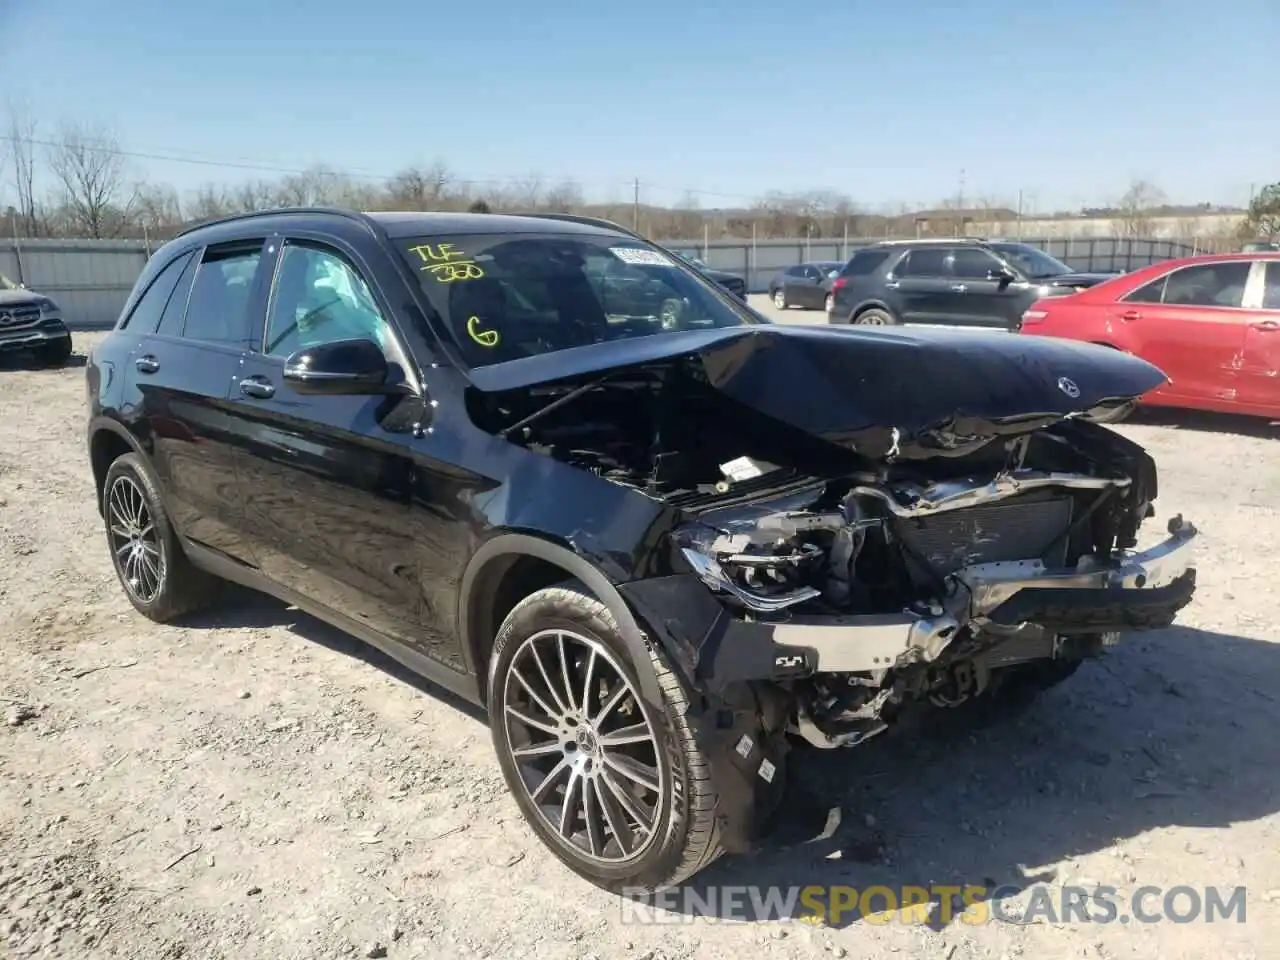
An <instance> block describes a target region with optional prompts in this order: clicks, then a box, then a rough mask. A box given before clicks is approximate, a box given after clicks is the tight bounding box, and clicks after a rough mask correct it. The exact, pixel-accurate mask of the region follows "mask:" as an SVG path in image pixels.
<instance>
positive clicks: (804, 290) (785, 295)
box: [769, 260, 844, 310]
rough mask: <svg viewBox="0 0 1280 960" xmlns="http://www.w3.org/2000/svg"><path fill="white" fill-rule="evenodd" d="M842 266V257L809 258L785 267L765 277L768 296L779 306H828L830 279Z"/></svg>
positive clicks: (829, 303)
mask: <svg viewBox="0 0 1280 960" xmlns="http://www.w3.org/2000/svg"><path fill="white" fill-rule="evenodd" d="M843 266H844V261H843V260H810V261H808V262H806V263H798V264H796V265H795V266H794V267H787V268H786V269H785V270H781V271H779V272H778V274H777V276H775V277H774V278H773V279H772V280H770V281H769V299H770V300H772V301H773V305H774V306H775V307H777V308H778V309H779V310H786V309H787V308H788V307H804V308H805V309H807V310H829V309H830V308H831V301H830V299H829V298H830V296H831V282H832V281H833V280H835V278H836V277H838V276H839V275H840V268H841V267H843Z"/></svg>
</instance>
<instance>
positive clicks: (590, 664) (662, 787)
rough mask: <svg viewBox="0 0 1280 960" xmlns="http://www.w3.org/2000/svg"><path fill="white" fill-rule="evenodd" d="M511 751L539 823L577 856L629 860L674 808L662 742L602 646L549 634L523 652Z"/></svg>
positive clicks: (516, 677)
mask: <svg viewBox="0 0 1280 960" xmlns="http://www.w3.org/2000/svg"><path fill="white" fill-rule="evenodd" d="M503 701H504V713H505V716H504V718H503V722H504V724H505V730H506V738H507V744H508V746H509V749H510V752H511V756H512V758H513V759H514V761H515V763H516V766H517V769H518V770H519V773H520V779H521V781H522V783H523V784H524V788H525V790H526V791H527V795H528V798H529V800H530V801H531V802H532V804H533V806H534V807H535V808H536V809H537V811H538V815H539V816H540V817H542V818H543V819H544V820H545V822H546V824H547V825H548V826H550V827H551V828H552V829H553V830H555V831H556V833H557V834H558V835H559V836H560V837H561V838H562V840H563V841H564V842H565V843H568V844H572V845H573V846H574V847H576V848H577V853H578V855H579V856H581V857H584V858H587V859H590V860H593V861H600V862H611V863H617V862H622V861H627V860H632V859H634V858H636V857H638V856H640V855H641V854H643V852H644V851H645V849H646V848H647V847H648V846H649V844H650V843H651V842H652V840H653V838H654V836H655V828H656V825H657V824H658V823H659V822H660V820H661V817H662V814H663V808H664V805H665V804H666V802H667V796H668V791H667V782H666V780H667V775H666V773H665V772H664V767H663V764H662V763H661V762H660V759H659V756H658V751H659V746H658V738H657V736H656V734H655V732H654V729H653V726H652V724H650V722H649V720H648V719H647V717H646V716H645V713H644V710H643V709H642V707H641V705H640V702H639V700H638V699H637V696H636V691H635V689H634V688H633V686H632V684H631V681H629V680H628V679H627V676H626V673H625V672H624V671H623V669H622V666H621V664H619V662H618V660H617V659H616V658H615V656H614V655H613V654H612V653H611V652H610V651H609V650H608V648H606V647H605V646H604V645H603V644H601V643H599V642H598V641H596V640H593V639H590V638H588V637H585V636H582V635H581V634H578V633H575V632H572V631H570V630H563V629H557V630H543V631H540V632H538V633H535V634H533V635H531V636H529V637H527V638H525V640H524V641H523V642H522V643H521V644H520V646H519V647H518V649H517V650H516V652H515V654H514V656H513V657H512V659H511V662H510V666H509V667H508V668H507V673H506V678H505V690H504V692H503Z"/></svg>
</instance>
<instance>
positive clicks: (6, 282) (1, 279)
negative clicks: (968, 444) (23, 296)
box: [0, 273, 19, 290]
mask: <svg viewBox="0 0 1280 960" xmlns="http://www.w3.org/2000/svg"><path fill="white" fill-rule="evenodd" d="M17 289H19V287H18V285H17V284H16V283H14V282H13V281H12V280H10V279H9V278H8V277H6V276H5V275H4V274H3V273H0V290H17Z"/></svg>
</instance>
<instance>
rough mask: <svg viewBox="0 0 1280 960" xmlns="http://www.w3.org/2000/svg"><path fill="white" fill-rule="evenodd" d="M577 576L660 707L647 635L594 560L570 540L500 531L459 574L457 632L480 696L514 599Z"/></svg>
mask: <svg viewBox="0 0 1280 960" xmlns="http://www.w3.org/2000/svg"><path fill="white" fill-rule="evenodd" d="M565 580H578V581H580V582H581V583H582V584H583V586H584V587H585V588H586V589H587V590H588V592H590V593H591V594H592V595H593V596H595V598H596V599H597V600H599V601H600V602H601V603H603V604H604V605H605V606H607V607H608V608H609V611H610V613H612V614H613V617H614V619H615V620H616V621H617V623H618V629H619V631H620V632H621V634H622V637H623V640H624V641H625V642H626V645H627V650H628V652H629V653H630V654H631V658H632V660H633V662H634V664H635V667H636V672H637V674H638V675H639V679H640V694H641V696H643V697H644V698H645V699H646V700H648V701H649V702H650V703H651V704H653V705H654V706H658V707H661V705H662V703H663V700H662V693H661V691H660V689H659V687H658V681H657V678H656V676H655V675H654V673H653V671H652V670H651V669H649V668H648V664H649V639H648V637H647V635H646V634H645V632H644V631H643V630H642V629H641V626H640V623H639V622H638V621H637V620H636V617H635V614H633V613H632V612H631V608H630V607H629V606H627V603H626V601H625V600H623V598H622V594H620V593H619V592H618V590H617V588H616V587H615V586H614V585H613V583H612V582H611V581H610V580H609V578H608V577H606V576H605V575H604V574H603V573H602V572H601V571H600V570H599V569H598V568H597V567H596V566H595V565H594V564H592V563H591V562H590V561H589V560H588V559H586V558H585V557H583V556H582V555H581V554H578V553H575V552H574V551H573V550H572V549H570V548H569V547H568V546H565V545H563V544H560V543H557V542H555V541H551V540H547V539H544V538H542V537H537V536H533V535H531V534H525V533H504V534H500V535H498V536H497V537H494V538H493V539H491V540H488V541H486V542H485V543H484V545H483V546H481V547H480V549H479V550H477V551H476V552H475V554H474V555H473V556H472V558H471V561H470V562H469V563H468V564H467V568H466V570H465V571H464V572H463V574H462V583H461V586H460V589H459V601H460V602H459V611H458V613H459V616H458V633H459V636H460V639H461V641H462V649H463V655H464V656H465V657H466V658H467V661H468V668H469V669H470V671H471V672H472V673H473V674H474V675H475V677H476V680H477V689H478V691H479V694H480V701H481V703H482V704H485V705H486V706H487V704H488V700H489V691H488V689H487V683H488V669H487V666H488V661H489V654H490V652H491V651H492V649H493V643H494V641H495V640H496V639H497V633H498V629H499V628H500V627H501V626H502V622H503V621H504V620H505V619H506V617H507V614H508V613H510V612H511V610H512V608H513V607H515V605H516V604H517V603H519V602H520V601H521V600H523V599H524V598H525V597H527V596H529V595H530V594H531V593H534V592H535V591H537V590H541V589H544V588H546V587H550V586H554V585H555V584H557V583H562V582H564V581H565Z"/></svg>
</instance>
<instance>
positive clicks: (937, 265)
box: [894, 247, 951, 278]
mask: <svg viewBox="0 0 1280 960" xmlns="http://www.w3.org/2000/svg"><path fill="white" fill-rule="evenodd" d="M950 254H951V251H950V250H949V249H947V248H945V247H922V248H920V249H918V250H912V251H911V252H910V253H908V254H907V255H906V257H905V258H903V260H902V262H901V263H900V264H898V268H897V269H896V270H895V271H894V273H896V274H897V275H898V276H900V277H922V278H923V277H945V276H948V275H949V271H948V270H947V258H948V257H949V256H950Z"/></svg>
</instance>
